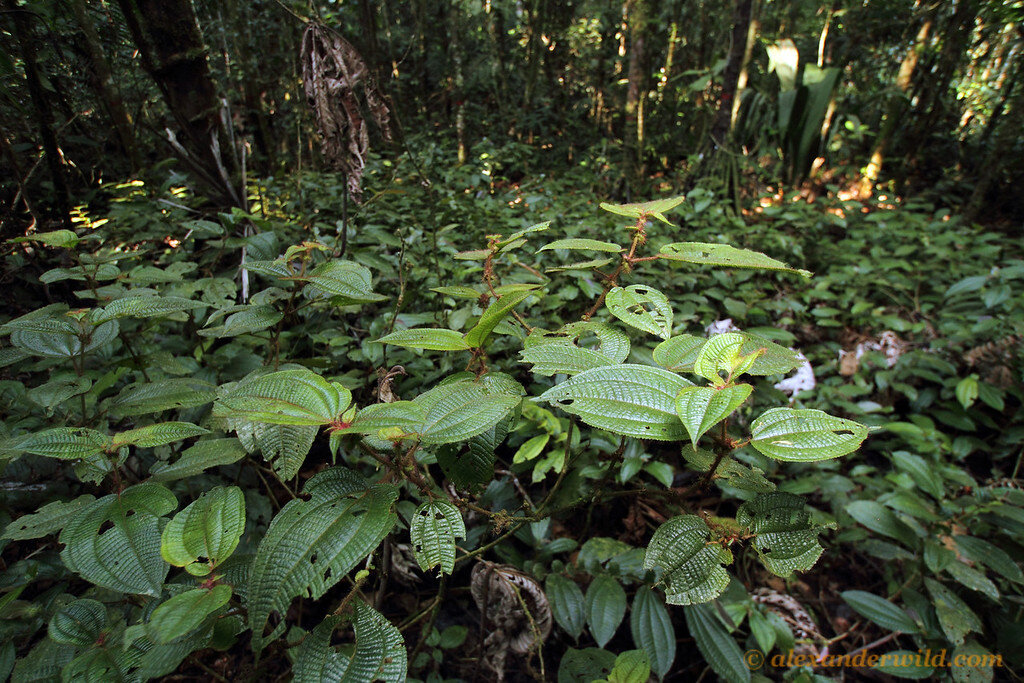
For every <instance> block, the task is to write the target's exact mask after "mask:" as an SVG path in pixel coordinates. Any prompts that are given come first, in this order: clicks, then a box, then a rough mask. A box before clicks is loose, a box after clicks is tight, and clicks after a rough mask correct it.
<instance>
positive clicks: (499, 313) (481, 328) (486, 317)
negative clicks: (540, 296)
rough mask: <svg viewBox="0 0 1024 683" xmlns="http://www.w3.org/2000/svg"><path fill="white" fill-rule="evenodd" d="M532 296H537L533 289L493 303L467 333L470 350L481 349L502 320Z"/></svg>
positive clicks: (513, 293) (507, 295)
mask: <svg viewBox="0 0 1024 683" xmlns="http://www.w3.org/2000/svg"><path fill="white" fill-rule="evenodd" d="M532 294H537V292H535V291H534V290H532V289H527V290H522V291H518V292H511V293H509V294H506V295H504V296H502V297H499V298H498V299H496V300H494V301H492V302H491V305H490V306H488V307H487V310H485V311H484V312H483V315H481V316H480V320H479V321H478V322H477V324H476V326H474V327H473V329H471V330H470V331H469V332H467V333H466V344H468V345H469V347H470V348H480V347H482V346H483V345H484V342H485V341H487V337H488V336H490V334H491V332H492V331H493V330H494V328H495V327H497V326H498V323H500V322H501V321H502V320H504V319H505V316H507V315H508V314H509V313H511V312H512V309H513V308H515V307H516V306H517V305H519V304H520V303H521V302H522V301H523V300H524V299H526V298H528V297H529V296H531V295H532Z"/></svg>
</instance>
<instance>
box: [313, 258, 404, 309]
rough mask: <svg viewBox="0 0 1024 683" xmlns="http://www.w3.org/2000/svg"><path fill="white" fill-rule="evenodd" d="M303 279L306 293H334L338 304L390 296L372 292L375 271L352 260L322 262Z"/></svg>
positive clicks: (335, 301) (377, 299)
mask: <svg viewBox="0 0 1024 683" xmlns="http://www.w3.org/2000/svg"><path fill="white" fill-rule="evenodd" d="M304 279H305V281H306V293H308V294H311V295H314V296H326V297H332V303H335V304H337V305H339V306H348V305H350V304H367V303H373V302H374V301H383V300H385V299H387V297H386V296H381V295H380V294H374V293H373V274H372V273H371V272H370V271H369V269H367V268H366V267H365V266H361V265H359V264H358V263H353V262H352V261H327V262H326V263H321V264H320V265H319V266H317V267H316V268H314V269H313V270H311V271H310V273H309V275H308V276H306V277H305V278H304Z"/></svg>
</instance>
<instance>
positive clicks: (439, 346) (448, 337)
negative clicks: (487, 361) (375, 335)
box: [377, 327, 471, 351]
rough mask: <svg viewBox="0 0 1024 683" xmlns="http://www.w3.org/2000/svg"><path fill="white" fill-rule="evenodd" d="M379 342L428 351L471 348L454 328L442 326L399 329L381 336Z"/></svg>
mask: <svg viewBox="0 0 1024 683" xmlns="http://www.w3.org/2000/svg"><path fill="white" fill-rule="evenodd" d="M377 342H378V343H380V344H391V345H392V346H402V347H404V348H407V349H426V350H429V351H464V350H466V349H469V348H471V347H470V345H469V344H468V343H467V342H466V340H465V339H463V337H462V335H461V334H459V333H458V332H456V331H454V330H446V329H442V328H425V327H417V328H412V329H409V330H399V331H397V332H392V333H391V334H389V335H387V336H385V337H381V338H380V339H378V340H377Z"/></svg>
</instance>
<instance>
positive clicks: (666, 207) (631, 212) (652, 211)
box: [601, 195, 686, 225]
mask: <svg viewBox="0 0 1024 683" xmlns="http://www.w3.org/2000/svg"><path fill="white" fill-rule="evenodd" d="M685 201H686V197H685V196H683V195H680V196H678V197H669V198H667V199H655V200H653V201H650V202H638V203H636V204H610V203H608V202H601V208H602V209H604V210H605V211H608V212H610V213H614V214H616V215H619V216H628V217H629V218H640V217H641V216H648V217H652V218H657V219H658V220H659V221H661V222H662V223H665V224H667V225H672V223H670V222H669V220H668V219H667V218H665V216H664V214H666V213H668V212H669V211H671V210H672V209H674V208H676V207H677V206H679V205H680V204H682V203H683V202H685Z"/></svg>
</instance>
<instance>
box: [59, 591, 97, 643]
mask: <svg viewBox="0 0 1024 683" xmlns="http://www.w3.org/2000/svg"><path fill="white" fill-rule="evenodd" d="M106 625H107V608H106V607H104V606H103V603H101V602H97V601H96V600H91V599H88V598H86V599H82V600H75V601H74V602H72V603H71V604H69V605H67V606H65V607H63V608H62V609H61V610H60V611H59V612H57V613H56V614H54V615H53V618H52V619H50V626H49V629H48V633H49V636H50V639H51V640H53V641H54V642H55V643H64V644H65V645H78V646H80V647H88V646H90V645H92V644H93V643H95V642H96V641H97V640H98V639H99V637H100V634H101V633H102V632H103V629H104V628H105V627H106Z"/></svg>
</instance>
